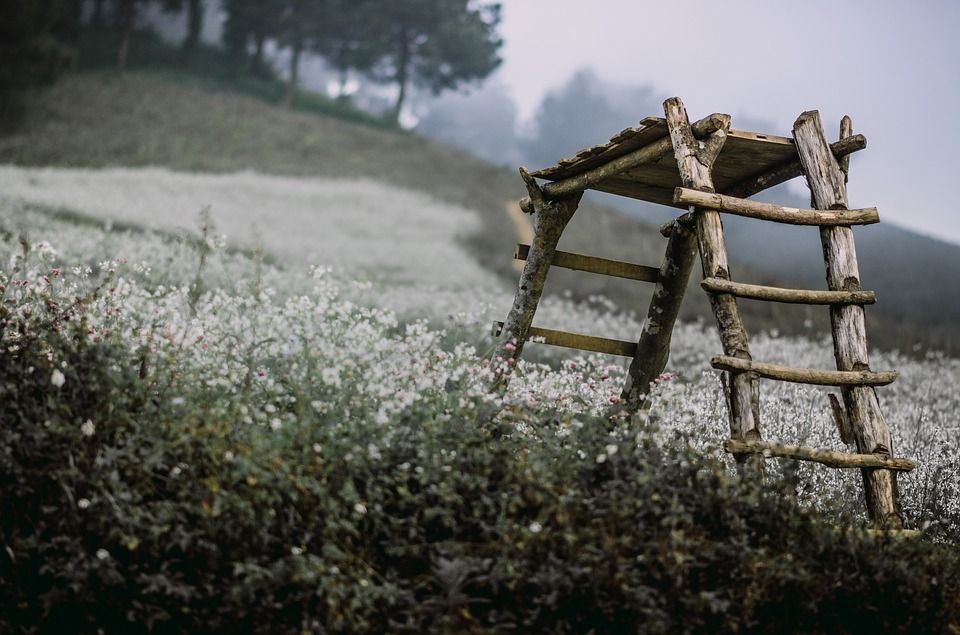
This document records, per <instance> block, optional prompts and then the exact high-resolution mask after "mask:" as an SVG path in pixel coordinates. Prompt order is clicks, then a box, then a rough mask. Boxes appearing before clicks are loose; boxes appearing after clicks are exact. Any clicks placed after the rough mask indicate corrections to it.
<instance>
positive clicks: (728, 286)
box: [700, 278, 877, 304]
mask: <svg viewBox="0 0 960 635" xmlns="http://www.w3.org/2000/svg"><path fill="white" fill-rule="evenodd" d="M700 286H701V287H703V288H704V289H706V290H707V291H709V292H710V293H732V294H733V295H735V296H737V297H740V298H751V299H753V300H767V301H769V302H787V303H790V304H873V303H874V302H876V301H877V296H876V294H874V292H873V291H821V290H819V289H817V290H814V289H781V288H779V287H766V286H762V285H759V284H746V283H744V282H733V281H730V280H724V279H723V278H706V279H704V280H703V282H701V283H700Z"/></svg>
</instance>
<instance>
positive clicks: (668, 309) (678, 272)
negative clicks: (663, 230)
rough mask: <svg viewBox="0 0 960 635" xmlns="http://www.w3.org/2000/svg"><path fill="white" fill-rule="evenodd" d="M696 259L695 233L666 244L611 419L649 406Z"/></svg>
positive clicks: (675, 237) (680, 233)
mask: <svg viewBox="0 0 960 635" xmlns="http://www.w3.org/2000/svg"><path fill="white" fill-rule="evenodd" d="M696 257H697V237H696V234H695V233H694V232H693V230H692V229H689V228H682V229H680V230H679V231H677V232H675V233H674V234H673V235H672V236H671V237H670V240H669V241H668V242H667V251H666V253H665V254H664V256H663V264H662V265H661V266H660V271H659V274H658V276H657V278H658V280H657V286H656V289H654V292H653V297H652V298H651V299H650V305H649V308H648V309H647V319H646V320H644V322H643V330H642V331H641V333H640V339H639V341H638V343H637V345H636V352H635V354H634V356H633V361H631V362H630V369H629V371H628V372H627V380H626V383H625V385H624V387H623V391H622V392H621V394H620V397H621V404H618V405H616V406H615V407H614V408H611V410H610V412H609V413H608V414H610V415H611V416H614V415H616V414H617V413H619V412H622V411H627V412H630V413H632V412H636V411H638V410H640V409H641V408H643V407H644V406H646V405H647V404H648V403H649V402H648V401H647V399H646V397H647V395H648V394H649V393H650V384H651V383H652V382H653V381H654V380H655V379H656V378H657V377H659V376H660V374H661V373H663V371H664V369H665V368H666V367H667V360H668V359H669V358H670V341H671V338H672V336H673V327H674V324H675V323H676V321H677V316H678V315H679V313H680V305H681V304H682V303H683V296H684V293H685V292H686V290H687V284H688V283H689V281H690V272H691V270H692V269H693V263H694V260H696Z"/></svg>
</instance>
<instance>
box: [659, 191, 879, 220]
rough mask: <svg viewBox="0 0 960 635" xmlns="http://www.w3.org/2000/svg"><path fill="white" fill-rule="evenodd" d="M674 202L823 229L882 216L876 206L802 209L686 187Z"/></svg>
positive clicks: (677, 194) (676, 192) (674, 194)
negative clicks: (831, 209)
mask: <svg viewBox="0 0 960 635" xmlns="http://www.w3.org/2000/svg"><path fill="white" fill-rule="evenodd" d="M673 202H674V203H681V204H683V205H696V206H697V207H709V208H711V209H716V210H719V211H721V212H727V213H729V214H734V215H736V216H746V217H749V218H756V219H760V220H768V221H773V222H777V223H786V224H789V225H819V226H821V227H823V226H846V225H869V224H871V223H879V222H880V215H879V214H878V213H877V208H875V207H867V208H864V209H843V210H836V211H823V210H816V209H802V208H799V207H784V206H783V205H774V204H773V203H763V202H760V201H751V200H749V199H745V198H737V197H735V196H726V195H723V194H715V193H710V192H700V191H697V190H692V189H689V188H685V187H678V188H676V189H675V190H674V191H673Z"/></svg>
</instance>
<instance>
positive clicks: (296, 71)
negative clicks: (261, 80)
mask: <svg viewBox="0 0 960 635" xmlns="http://www.w3.org/2000/svg"><path fill="white" fill-rule="evenodd" d="M326 5H327V3H326V2H325V1H324V0H283V1H282V5H281V6H280V8H281V13H280V17H279V21H278V23H277V26H278V29H277V32H278V35H279V40H280V44H281V45H285V46H287V47H288V48H289V49H290V57H289V59H288V61H287V65H288V68H287V90H286V94H285V96H284V98H283V103H284V105H285V106H286V107H287V108H291V107H292V106H293V100H294V97H295V95H296V92H297V85H298V84H299V82H300V58H301V56H302V55H303V50H304V48H305V47H306V46H307V45H308V44H309V43H310V42H312V41H313V40H314V39H315V38H316V35H317V31H318V25H319V24H320V23H321V22H322V21H323V20H324V18H325V14H326V13H327V6H326Z"/></svg>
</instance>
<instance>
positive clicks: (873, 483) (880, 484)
mask: <svg viewBox="0 0 960 635" xmlns="http://www.w3.org/2000/svg"><path fill="white" fill-rule="evenodd" d="M842 129H843V132H842V133H843V134H844V135H849V134H851V133H852V131H853V130H852V124H851V123H849V122H847V124H846V125H843V126H842ZM793 138H794V140H795V141H796V144H797V151H798V152H799V154H800V161H801V163H802V164H803V172H804V174H806V177H807V185H808V186H809V187H810V191H811V193H812V195H813V206H814V207H816V208H817V209H832V210H837V209H846V207H847V185H846V175H845V174H844V173H843V170H842V169H841V168H840V165H839V164H838V163H837V160H836V158H835V156H834V154H833V153H832V152H831V151H830V148H829V146H828V145H827V140H826V137H825V136H824V134H823V126H822V125H821V124H820V115H819V113H817V112H816V111H811V112H805V113H803V114H801V115H800V117H798V118H797V121H796V122H795V123H794V124H793ZM845 138H850V137H845ZM820 242H821V243H822V246H823V257H824V261H825V264H826V269H827V285H828V286H829V288H830V289H833V290H851V289H859V288H860V269H859V265H858V264H857V251H856V247H855V245H854V242H853V231H852V230H851V229H850V228H849V227H821V228H820ZM864 321H865V320H864V311H863V307H862V306H858V305H855V304H853V305H843V306H832V307H830V324H831V330H832V331H833V352H834V357H835V358H836V360H837V368H838V369H840V370H841V371H863V370H867V369H869V368H870V358H869V354H868V352H867V336H866V326H865V324H864ZM841 392H842V394H843V401H844V407H845V410H846V414H847V417H848V418H849V421H850V425H851V427H852V429H853V435H854V438H855V440H856V443H857V450H858V451H859V452H861V453H863V454H887V455H890V454H892V453H893V441H892V439H891V437H890V430H889V429H888V428H887V423H886V421H885V420H884V417H883V412H882V411H881V409H880V401H879V400H878V399H877V393H876V391H875V390H873V388H871V387H868V386H854V387H849V388H843V389H842V390H841ZM863 484H864V493H865V494H866V499H867V512H868V513H869V515H870V518H871V520H873V522H874V523H876V524H878V525H879V526H880V527H892V528H895V529H896V528H900V527H902V526H903V510H902V509H901V508H900V494H899V491H898V487H897V478H896V473H895V472H890V471H886V470H870V469H866V470H864V471H863Z"/></svg>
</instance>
